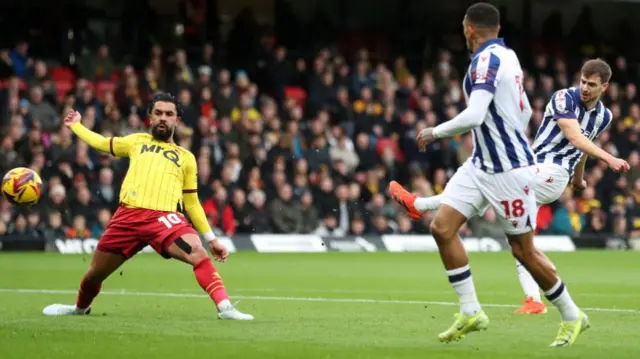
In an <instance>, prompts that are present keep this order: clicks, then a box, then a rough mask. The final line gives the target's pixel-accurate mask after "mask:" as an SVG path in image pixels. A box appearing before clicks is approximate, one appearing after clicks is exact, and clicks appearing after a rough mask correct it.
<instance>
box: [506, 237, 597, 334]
mask: <svg viewBox="0 0 640 359" xmlns="http://www.w3.org/2000/svg"><path fill="white" fill-rule="evenodd" d="M508 238H509V243H510V244H511V248H512V252H513V256H514V257H515V258H516V259H518V261H520V263H522V265H524V266H525V267H526V268H527V271H528V272H529V273H531V276H533V278H534V279H535V281H536V283H537V284H538V286H540V288H541V289H542V290H543V291H544V294H545V297H546V298H547V300H549V301H550V302H551V303H552V304H553V305H554V306H556V308H558V310H559V311H560V316H561V317H562V323H561V325H560V330H559V332H558V335H557V337H556V340H555V341H554V342H553V343H552V344H551V346H554V347H564V346H569V345H571V344H573V343H574V342H575V340H576V338H577V337H578V336H579V335H580V334H581V333H582V332H584V331H585V330H586V329H588V328H589V318H588V317H587V316H586V314H584V313H583V312H582V311H581V310H580V309H579V308H578V306H577V305H576V304H575V302H574V301H573V299H572V298H571V295H570V294H569V290H568V289H567V288H566V286H565V284H564V282H563V281H562V279H560V277H559V276H558V275H557V273H556V270H555V267H554V266H553V264H552V263H551V261H550V260H549V259H548V258H546V256H544V255H541V253H540V252H539V251H538V250H537V249H536V248H535V246H534V245H533V231H529V232H527V233H524V234H512V235H508Z"/></svg>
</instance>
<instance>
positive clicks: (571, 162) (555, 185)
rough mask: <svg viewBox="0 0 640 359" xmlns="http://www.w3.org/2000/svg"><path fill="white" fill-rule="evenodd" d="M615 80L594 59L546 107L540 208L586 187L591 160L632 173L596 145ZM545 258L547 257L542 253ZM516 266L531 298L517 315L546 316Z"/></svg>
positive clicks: (423, 204) (418, 206)
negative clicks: (572, 84)
mask: <svg viewBox="0 0 640 359" xmlns="http://www.w3.org/2000/svg"><path fill="white" fill-rule="evenodd" d="M610 78H611V67H610V66H609V65H608V64H607V63H606V62H605V61H603V60H601V59H594V60H589V61H587V62H585V64H584V65H583V66H582V69H581V77H580V85H579V87H571V88H568V89H562V90H559V91H557V92H556V93H554V94H553V96H552V98H551V101H549V103H548V104H547V107H546V110H545V114H544V120H543V122H542V124H541V126H540V128H539V129H538V132H537V134H536V138H535V141H534V144H533V151H534V155H535V159H536V163H537V165H536V167H537V169H536V171H537V173H536V189H535V193H536V202H537V205H538V206H541V205H543V204H549V203H552V202H555V201H556V200H557V199H558V198H560V196H561V195H562V193H563V192H564V190H565V189H566V188H567V186H568V185H569V184H571V186H572V187H573V188H574V189H577V190H583V189H585V188H586V182H585V180H584V178H583V175H584V167H585V164H586V162H587V158H588V157H589V156H591V157H595V158H598V159H600V160H602V161H604V162H606V163H607V164H608V165H609V167H610V168H611V169H612V170H613V171H614V172H626V171H628V170H629V164H628V163H627V162H626V161H625V160H623V159H620V158H616V157H614V156H612V155H611V154H609V153H608V152H606V151H604V150H603V149H601V148H599V147H598V146H596V145H595V144H594V143H593V142H592V141H593V140H595V139H597V138H598V137H599V136H600V135H601V134H602V133H603V132H604V131H606V130H607V128H608V127H609V126H610V125H611V120H612V118H611V111H610V110H609V109H607V108H606V107H605V106H604V104H603V103H602V101H600V98H601V97H602V95H603V94H604V92H605V91H606V89H607V87H608V86H609V79H610ZM441 201H442V195H438V196H432V197H422V198H417V199H416V200H415V202H414V207H415V208H409V214H410V216H411V217H412V218H414V219H417V218H419V217H420V216H422V213H424V212H426V211H429V210H436V209H438V207H440V202H441ZM482 212H484V210H483V211H482ZM540 255H541V256H544V254H542V252H540ZM516 267H517V269H518V279H519V281H520V285H521V286H522V289H523V291H524V293H525V296H526V299H525V303H524V305H523V306H522V307H521V308H518V309H517V310H516V311H515V312H516V313H522V314H543V313H546V312H547V308H546V306H545V305H544V304H543V303H542V300H541V297H540V291H539V288H538V285H537V284H536V282H535V280H534V279H533V277H532V276H531V274H529V272H528V271H527V270H526V268H525V267H524V266H523V265H522V264H520V263H519V262H517V263H516Z"/></svg>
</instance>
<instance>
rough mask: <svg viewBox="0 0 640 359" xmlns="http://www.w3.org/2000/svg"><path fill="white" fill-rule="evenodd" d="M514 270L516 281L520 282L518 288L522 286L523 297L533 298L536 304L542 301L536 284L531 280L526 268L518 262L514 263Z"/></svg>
mask: <svg viewBox="0 0 640 359" xmlns="http://www.w3.org/2000/svg"><path fill="white" fill-rule="evenodd" d="M516 268H517V269H518V279H519V280H520V286H522V290H523V291H524V295H525V296H527V298H529V297H531V298H533V300H535V301H536V302H541V301H542V299H541V298H540V289H539V288H538V283H536V281H535V279H533V277H532V276H531V274H530V273H529V272H528V271H527V268H525V267H524V266H523V265H522V263H520V262H518V261H516Z"/></svg>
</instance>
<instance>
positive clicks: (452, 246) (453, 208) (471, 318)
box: [431, 166, 489, 342]
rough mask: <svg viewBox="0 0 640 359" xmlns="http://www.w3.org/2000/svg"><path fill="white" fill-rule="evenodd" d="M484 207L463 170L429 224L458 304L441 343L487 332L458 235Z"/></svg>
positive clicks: (467, 260) (472, 183)
mask: <svg viewBox="0 0 640 359" xmlns="http://www.w3.org/2000/svg"><path fill="white" fill-rule="evenodd" d="M484 206H485V201H484V198H483V197H482V194H481V193H480V192H479V191H478V189H477V188H476V187H475V185H474V181H473V179H472V178H471V173H470V171H469V169H468V168H467V167H466V166H462V167H460V168H459V169H458V171H457V172H456V174H455V175H454V176H453V177H452V178H451V181H450V182H449V183H448V184H447V187H446V188H445V192H444V195H443V198H442V205H441V207H440V209H439V210H438V213H437V214H436V216H435V218H434V220H433V222H432V223H431V233H432V234H433V237H434V238H435V240H436V243H437V244H438V250H439V252H440V258H441V259H442V262H443V264H444V267H445V270H446V272H447V276H448V277H449V283H451V286H452V287H453V289H454V290H455V292H456V294H457V295H458V301H459V303H460V312H459V313H457V314H456V320H455V322H454V323H453V325H452V326H451V327H450V328H449V329H447V330H446V331H444V332H442V333H440V334H439V338H440V340H441V341H443V342H450V341H453V340H460V339H462V338H464V336H465V335H466V334H467V333H470V332H473V331H477V330H482V329H486V328H487V327H488V325H489V318H488V317H487V316H486V314H485V313H484V311H483V310H482V308H481V306H480V303H479V302H478V297H477V295H476V290H475V286H474V284H473V278H472V276H471V268H470V266H469V258H468V256H467V252H466V250H465V249H464V246H463V244H462V240H461V239H460V236H459V235H458V231H459V230H460V227H462V225H463V224H464V223H465V222H466V221H467V219H468V218H470V217H472V216H474V215H475V214H476V213H477V212H478V210H479V209H480V208H484Z"/></svg>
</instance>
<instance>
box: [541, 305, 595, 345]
mask: <svg viewBox="0 0 640 359" xmlns="http://www.w3.org/2000/svg"><path fill="white" fill-rule="evenodd" d="M589 327H591V325H590V324H589V317H587V315H586V314H584V313H583V312H582V311H580V316H579V317H578V319H576V320H574V321H572V322H565V321H563V322H562V323H560V330H559V331H558V335H557V336H556V340H555V341H554V342H553V343H551V345H550V347H556V348H559V347H568V346H570V345H572V344H573V342H575V341H576V339H578V336H579V335H580V334H582V333H583V332H584V331H585V330H587V329H589Z"/></svg>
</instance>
